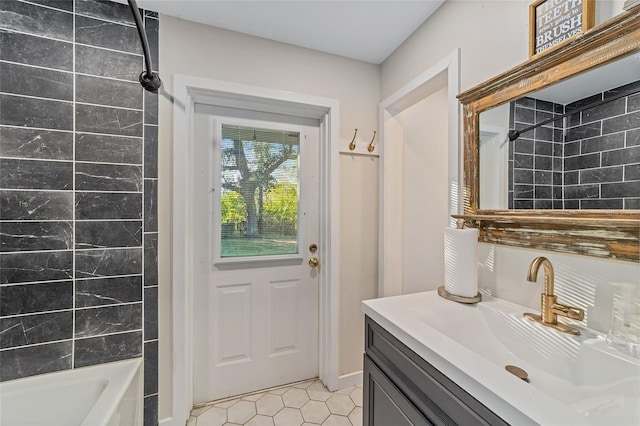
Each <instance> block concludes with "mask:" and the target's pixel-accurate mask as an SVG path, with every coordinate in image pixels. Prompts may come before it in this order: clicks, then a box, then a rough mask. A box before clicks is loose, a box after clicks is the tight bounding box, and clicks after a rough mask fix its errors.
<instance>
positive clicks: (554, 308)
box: [524, 256, 584, 335]
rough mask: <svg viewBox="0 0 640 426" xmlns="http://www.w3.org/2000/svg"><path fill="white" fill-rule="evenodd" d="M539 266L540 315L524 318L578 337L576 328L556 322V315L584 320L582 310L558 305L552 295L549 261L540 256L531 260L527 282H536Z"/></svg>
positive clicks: (551, 271)
mask: <svg viewBox="0 0 640 426" xmlns="http://www.w3.org/2000/svg"><path fill="white" fill-rule="evenodd" d="M540 266H542V267H544V293H542V295H541V297H540V300H541V303H540V305H541V306H540V313H541V315H536V314H531V313H525V314H524V316H525V317H527V318H529V319H530V320H533V321H536V322H539V323H540V324H543V325H546V326H547V327H552V328H555V329H556V330H559V331H562V332H564V333H570V334H575V335H580V330H578V329H577V328H575V327H571V326H568V325H566V324H562V323H559V322H558V315H560V316H563V317H567V318H571V319H575V320H578V321H582V320H583V319H584V310H582V309H580V308H576V307H574V306H569V305H564V304H562V303H558V298H557V296H556V295H555V294H554V289H553V279H554V276H553V266H552V265H551V262H550V261H549V259H547V258H546V257H542V256H540V257H536V258H535V259H533V262H531V265H529V272H528V273H527V281H531V282H534V283H535V282H536V279H537V277H538V270H539V269H540Z"/></svg>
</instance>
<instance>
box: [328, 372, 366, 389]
mask: <svg viewBox="0 0 640 426" xmlns="http://www.w3.org/2000/svg"><path fill="white" fill-rule="evenodd" d="M361 384H362V371H356V372H355V373H349V374H343V375H342V376H339V377H338V387H337V388H336V389H334V390H338V389H344V388H348V387H349V386H355V385H361Z"/></svg>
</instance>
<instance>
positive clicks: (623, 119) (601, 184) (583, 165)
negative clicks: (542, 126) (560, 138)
mask: <svg viewBox="0 0 640 426" xmlns="http://www.w3.org/2000/svg"><path fill="white" fill-rule="evenodd" d="M638 90H640V80H639V81H636V82H635V83H631V84H627V85H625V86H622V87H618V88H615V89H612V90H609V91H606V92H604V93H600V94H597V95H595V96H591V97H589V98H585V99H580V100H578V101H576V102H572V103H570V104H568V105H566V106H565V110H566V112H567V113H570V112H571V111H572V110H575V109H577V108H580V107H583V106H587V105H589V104H591V103H593V102H594V101H599V100H602V99H605V100H606V99H607V98H612V97H614V96H616V95H618V94H623V93H631V92H635V91H638ZM564 145H565V148H564V149H565V158H564V180H565V188H564V197H565V206H566V208H575V209H577V208H580V209H640V93H636V94H634V95H630V96H624V97H621V98H620V99H616V100H613V101H611V102H609V103H606V104H603V105H600V106H597V107H594V108H590V109H587V110H584V111H582V112H579V113H576V114H572V115H569V116H568V117H567V129H566V137H565V144H564Z"/></svg>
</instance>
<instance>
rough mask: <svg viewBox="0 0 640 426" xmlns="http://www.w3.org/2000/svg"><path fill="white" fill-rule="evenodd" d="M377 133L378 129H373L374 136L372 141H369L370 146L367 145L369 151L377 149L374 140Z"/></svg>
mask: <svg viewBox="0 0 640 426" xmlns="http://www.w3.org/2000/svg"><path fill="white" fill-rule="evenodd" d="M376 133H377V131H376V130H374V131H373V137H372V138H371V142H369V146H367V151H369V152H373V150H374V149H376V147H375V146H373V141H374V140H376Z"/></svg>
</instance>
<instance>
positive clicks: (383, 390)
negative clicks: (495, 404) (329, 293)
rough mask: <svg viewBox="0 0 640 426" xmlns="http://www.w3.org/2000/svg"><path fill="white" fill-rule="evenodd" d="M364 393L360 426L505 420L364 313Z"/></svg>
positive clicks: (497, 423) (397, 425)
mask: <svg viewBox="0 0 640 426" xmlns="http://www.w3.org/2000/svg"><path fill="white" fill-rule="evenodd" d="M363 392H364V393H363V397H364V409H363V424H364V425H369V426H403V425H417V426H418V425H420V426H421V425H464V426H467V425H469V426H470V425H507V424H508V423H506V422H505V421H504V420H502V419H501V418H500V417H498V416H497V415H496V414H495V413H494V412H492V411H491V410H489V409H488V408H487V407H486V406H484V405H483V404H481V403H480V402H479V401H478V400H476V399H475V398H474V397H472V396H471V395H469V394H468V393H467V392H466V391H465V390H463V389H462V388H461V387H460V386H458V385H457V384H455V383H454V382H453V381H451V380H450V379H449V378H448V377H446V376H445V375H443V374H442V373H441V372H440V371H438V370H437V369H436V368H435V367H433V366H432V365H431V364H429V363H428V362H427V361H425V360H424V359H423V358H421V357H420V356H419V355H417V354H416V353H415V352H413V351H412V350H411V349H409V348H408V347H407V346H405V345H404V344H403V343H402V342H400V341H399V340H398V339H396V338H395V337H393V336H392V335H391V334H390V333H389V332H388V331H387V330H385V329H384V328H383V327H381V326H380V325H378V324H377V323H376V322H375V321H373V320H372V319H371V318H369V317H368V316H367V317H366V318H365V355H364V386H363Z"/></svg>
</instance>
